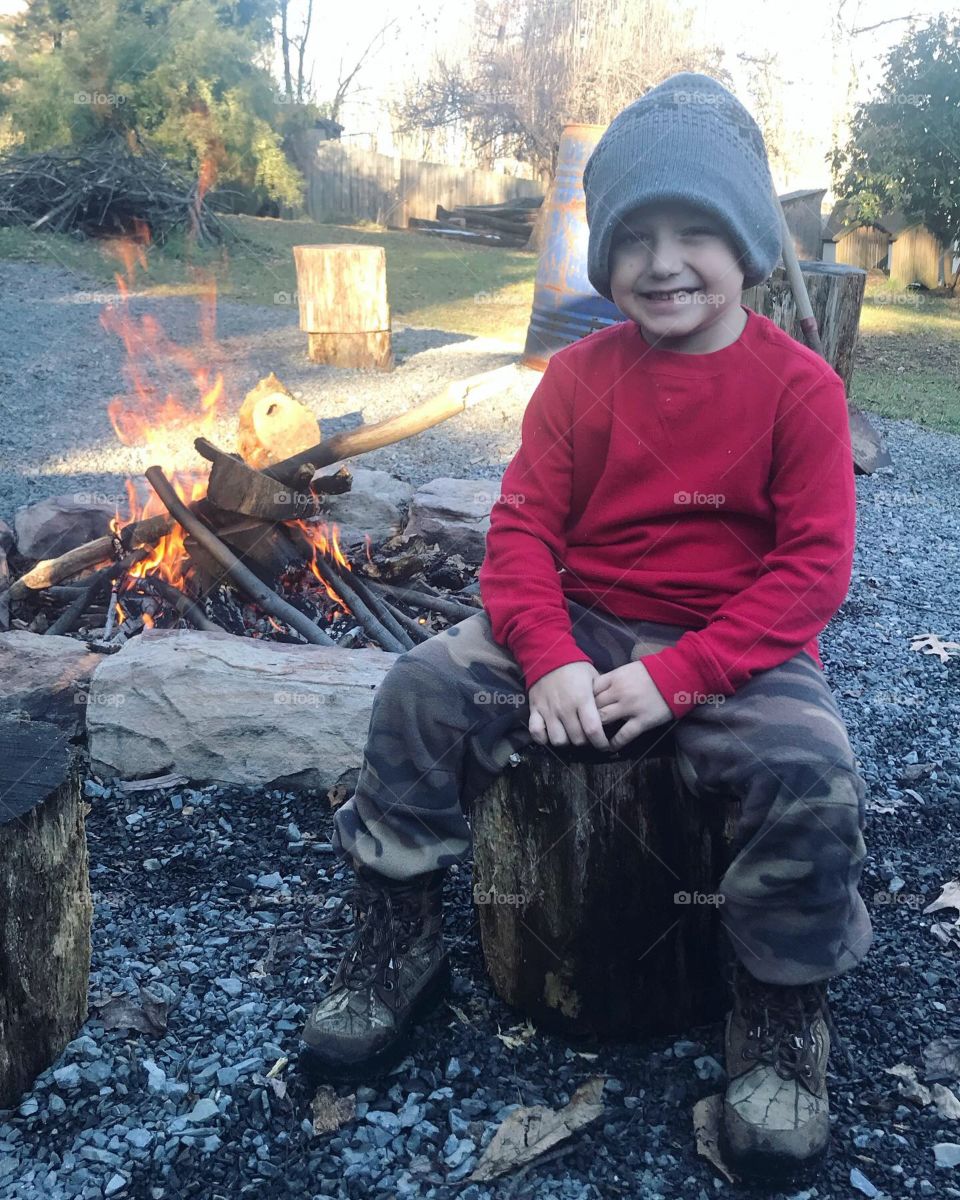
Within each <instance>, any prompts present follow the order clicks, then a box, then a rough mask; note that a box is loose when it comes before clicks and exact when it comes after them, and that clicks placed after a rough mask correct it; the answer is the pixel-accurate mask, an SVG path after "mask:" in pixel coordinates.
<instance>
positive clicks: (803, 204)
mask: <svg viewBox="0 0 960 1200" xmlns="http://www.w3.org/2000/svg"><path fill="white" fill-rule="evenodd" d="M826 192H827V189H826V188H804V189H802V190H801V191H798V192H787V193H786V194H785V195H782V196H781V197H780V204H781V205H782V207H783V215H784V217H785V218H786V221H787V228H788V229H789V230H790V232H791V234H792V235H793V246H794V249H795V250H796V252H797V258H800V259H804V260H805V261H807V262H819V261H820V260H821V259H822V258H823V238H822V232H821V231H822V229H823V218H822V216H821V215H820V214H821V210H822V208H823V197H824V196H825V195H826Z"/></svg>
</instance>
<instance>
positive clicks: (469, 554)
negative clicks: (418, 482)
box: [403, 477, 500, 566]
mask: <svg viewBox="0 0 960 1200" xmlns="http://www.w3.org/2000/svg"><path fill="white" fill-rule="evenodd" d="M499 495H500V483H499V481H498V482H494V481H492V480H490V479H451V478H448V477H441V478H439V479H431V481H430V482H429V483H426V484H424V485H423V487H422V488H418V489H417V491H416V492H415V493H414V495H413V497H412V499H411V501H410V512H409V516H408V519H407V523H406V525H405V526H404V530H403V536H404V539H408V538H414V537H422V538H423V539H424V541H426V542H436V543H437V545H438V546H439V547H440V549H441V550H442V551H443V552H444V553H445V554H447V555H448V556H449V555H454V554H459V555H460V556H461V557H462V558H463V560H464V562H466V563H468V564H470V565H472V566H479V565H480V563H482V562H483V556H484V553H485V551H486V540H487V530H488V529H489V528H490V510H491V508H492V507H493V505H494V504H495V503H496V500H497V497H498V496H499Z"/></svg>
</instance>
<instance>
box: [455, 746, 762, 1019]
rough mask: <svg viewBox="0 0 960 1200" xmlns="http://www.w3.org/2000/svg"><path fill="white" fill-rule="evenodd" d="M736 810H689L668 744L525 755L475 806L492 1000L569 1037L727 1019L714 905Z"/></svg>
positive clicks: (700, 805)
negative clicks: (685, 897)
mask: <svg viewBox="0 0 960 1200" xmlns="http://www.w3.org/2000/svg"><path fill="white" fill-rule="evenodd" d="M738 810H739V801H738V800H737V799H736V798H735V797H733V796H722V795H717V796H711V797H710V799H709V800H708V799H704V798H698V797H697V796H695V795H694V794H693V793H692V792H691V791H690V790H689V789H688V788H687V786H686V785H685V783H684V782H683V780H682V778H681V776H680V773H679V770H678V767H677V764H676V760H675V751H674V742H673V738H672V735H670V734H669V733H665V732H664V731H663V730H662V729H660V730H649V731H647V733H645V734H643V735H641V737H639V738H637V739H636V740H635V741H634V742H632V743H631V744H630V746H628V747H626V748H625V749H624V750H623V751H621V752H620V753H619V754H614V755H611V754H609V753H606V752H602V751H596V750H593V749H592V748H583V747H541V746H537V745H533V746H531V747H530V748H529V749H527V750H526V751H524V753H523V754H522V755H521V756H520V761H519V763H518V764H517V765H510V766H508V767H507V768H506V770H505V771H504V772H503V773H502V774H501V775H500V776H499V777H498V778H497V779H496V780H495V781H494V783H493V784H492V785H491V786H490V787H489V788H488V789H487V790H486V791H485V792H484V793H483V794H482V795H481V796H478V797H477V798H476V799H475V800H474V802H473V805H472V806H471V825H472V830H473V854H474V902H475V905H476V910H477V915H478V918H479V925H480V940H481V944H482V947H483V954H484V959H485V962H486V967H487V971H488V973H489V975H490V978H491V980H492V982H493V986H494V988H495V990H496V992H497V994H498V995H499V996H500V997H501V998H502V999H503V1000H505V1001H506V1002H507V1003H508V1004H511V1005H513V1006H514V1007H516V1008H517V1009H519V1010H520V1011H521V1012H522V1013H524V1014H526V1015H527V1016H529V1017H530V1018H531V1019H532V1020H533V1021H534V1023H535V1024H537V1025H540V1026H542V1027H543V1028H546V1029H549V1030H552V1031H554V1032H558V1033H562V1034H567V1035H596V1036H609V1037H622V1036H627V1037H630V1036H638V1035H641V1034H646V1033H650V1034H662V1033H679V1032H682V1031H685V1030H688V1029H690V1028H691V1027H692V1026H695V1025H699V1024H704V1023H707V1022H710V1021H714V1020H716V1019H718V1018H720V1017H721V1016H722V1015H723V1013H724V1011H725V1009H726V1008H727V1007H728V999H729V996H728V993H729V989H728V987H727V984H726V980H725V974H724V973H725V968H726V965H727V963H728V962H729V960H730V954H731V952H730V948H729V945H728V943H727V938H726V935H725V934H724V933H723V931H722V929H721V926H720V919H719V910H718V905H717V904H716V903H715V902H714V903H707V902H704V901H700V902H697V901H695V900H691V901H690V902H687V903H685V902H682V901H678V900H676V899H675V896H676V894H677V893H687V894H689V895H690V896H691V897H692V896H694V894H696V893H699V894H700V895H701V896H707V895H712V894H714V893H715V891H716V888H717V885H718V883H719V880H720V879H721V877H722V875H723V873H724V871H725V870H726V868H727V865H728V864H729V862H730V860H731V858H732V853H731V849H732V840H733V831H734V827H735V822H736V817H737V814H738Z"/></svg>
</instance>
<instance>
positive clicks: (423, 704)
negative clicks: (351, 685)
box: [333, 601, 872, 984]
mask: <svg viewBox="0 0 960 1200" xmlns="http://www.w3.org/2000/svg"><path fill="white" fill-rule="evenodd" d="M568 608H569V612H570V617H571V621H572V625H573V634H574V638H575V640H576V642H577V645H578V646H580V647H581V649H583V651H584V652H585V653H586V654H588V655H589V656H590V659H591V661H592V662H593V663H594V665H595V666H596V667H597V669H598V670H599V671H601V672H607V671H612V670H614V669H615V668H616V667H619V666H623V665H624V663H628V662H631V661H635V660H637V659H642V658H643V657H644V655H647V654H652V653H655V652H656V651H657V650H660V649H663V647H665V646H669V645H674V644H675V643H676V641H677V640H678V639H679V638H680V637H681V636H682V635H683V634H684V633H685V632H686V630H685V628H683V627H681V626H676V625H664V624H659V623H656V622H650V621H626V620H621V619H620V618H617V617H612V616H610V615H608V614H605V613H600V612H597V611H596V610H592V609H587V608H584V607H582V606H581V605H579V604H577V603H576V602H574V601H569V602H568ZM529 718H530V709H529V704H528V701H527V695H526V691H525V689H524V684H523V676H522V674H521V672H520V668H519V666H518V665H517V663H516V661H515V660H514V659H513V657H512V655H510V653H509V652H508V651H507V650H506V649H505V648H504V647H502V646H499V645H498V644H497V643H496V642H494V640H493V637H492V633H491V629H490V621H489V618H488V617H487V615H486V613H482V612H481V613H478V614H477V615H476V616H474V617H470V618H468V619H467V620H466V621H462V622H461V623H460V624H459V625H455V626H452V627H451V628H450V629H448V630H446V631H445V632H443V633H441V634H438V635H437V636H436V637H433V638H431V639H430V641H428V642H424V643H422V644H420V645H418V646H416V647H415V648H414V649H412V650H408V651H407V652H406V653H405V654H402V655H400V656H399V657H398V658H397V660H396V662H395V663H394V665H393V667H392V668H391V669H390V671H389V672H388V674H387V676H386V677H385V679H384V680H383V681H382V683H381V684H380V686H379V688H378V689H377V692H376V694H375V696H374V701H373V709H372V713H371V718H370V728H369V733H368V737H367V744H366V747H365V753H364V759H363V764H362V767H361V770H360V776H359V779H358V781H357V788H356V792H355V794H354V795H353V796H352V797H351V799H350V800H348V801H347V802H346V803H345V804H343V805H341V807H340V808H339V809H338V810H337V812H336V814H335V816H334V835H333V840H334V844H335V846H336V847H337V849H338V850H339V851H340V852H341V853H342V854H344V855H345V856H346V855H350V856H352V857H353V858H354V859H356V860H357V861H359V862H363V863H365V864H367V865H369V866H371V867H373V868H374V869H375V870H377V871H379V872H381V873H382V874H384V875H389V876H392V877H393V878H397V879H403V878H408V877H409V876H411V875H415V874H418V873H420V872H423V871H429V870H433V869H434V868H436V867H442V866H449V865H451V864H452V863H455V862H460V861H463V860H464V859H465V858H467V857H468V855H469V853H470V828H469V824H468V822H467V818H466V816H465V813H464V810H465V808H467V807H468V805H469V802H470V801H471V800H472V799H473V798H474V797H475V796H477V795H479V794H480V793H481V792H482V791H483V790H485V788H486V787H487V786H488V785H489V783H490V782H491V781H492V780H493V779H495V778H496V776H497V775H499V774H500V773H501V772H502V771H503V770H504V769H505V768H506V765H507V762H508V760H509V758H510V755H511V754H513V753H514V752H515V751H518V750H522V749H523V748H524V747H526V746H528V745H530V743H531V741H532V739H531V737H530V734H529V731H528V729H527V725H528V723H529ZM670 724H671V725H672V728H673V733H674V738H675V742H676V746H677V752H678V761H679V765H680V769H681V771H682V773H683V775H684V778H685V779H686V781H687V783H688V784H689V785H690V787H691V788H692V789H693V790H694V791H695V792H697V793H698V794H702V795H704V796H707V797H708V796H709V795H710V794H711V793H712V792H718V791H732V792H733V793H734V794H736V795H739V796H740V797H741V801H742V809H741V818H740V823H739V826H738V828H737V830H736V833H735V845H734V851H735V857H734V858H733V860H732V862H731V864H730V866H729V868H728V870H727V871H726V873H725V874H724V876H723V878H722V880H720V883H719V887H718V892H719V893H721V894H722V896H723V904H722V907H721V909H720V912H721V920H722V922H723V926H724V928H725V930H726V932H727V935H728V936H729V938H730V940H731V944H732V947H733V950H734V952H735V953H736V955H737V957H738V958H740V959H741V960H742V961H743V962H744V964H745V965H746V967H747V969H748V970H749V971H750V972H751V973H752V974H754V975H756V976H757V977H758V978H760V979H764V980H766V981H767V982H771V983H784V984H786V983H806V982H813V981H815V980H820V979H825V978H827V977H829V976H831V975H835V974H839V973H840V972H842V971H845V970H847V969H849V968H850V967H852V966H853V965H854V964H855V963H857V962H859V960H860V959H861V958H862V957H863V956H864V955H865V954H866V952H867V950H868V948H869V945H870V942H871V938H872V932H871V927H870V919H869V916H868V914H867V910H866V907H865V905H864V903H863V901H862V899H861V898H860V895H859V893H858V891H857V884H858V881H859V878H860V873H861V870H862V867H863V862H864V859H865V857H866V849H865V845H864V841H863V836H862V831H863V827H864V810H865V799H866V788H865V785H864V783H863V780H862V779H861V778H860V776H859V775H858V774H857V772H856V763H855V759H854V756H853V752H852V750H851V747H850V744H849V741H848V739H847V733H846V729H845V727H844V724H843V720H842V718H841V716H840V713H839V710H838V709H837V706H836V702H835V700H834V698H833V696H832V694H831V692H830V690H829V688H828V686H827V684H826V681H825V679H824V677H823V673H822V672H821V671H820V670H818V668H817V666H816V664H815V663H814V662H813V660H812V659H811V658H809V656H808V655H806V654H805V653H801V654H799V655H797V656H796V657H795V658H792V659H790V660H789V661H788V662H786V663H784V664H782V665H781V666H779V667H776V668H774V669H773V670H770V671H765V672H762V673H760V674H759V675H756V676H754V678H753V679H752V680H750V682H749V683H748V684H746V685H745V686H744V687H743V688H741V689H740V690H739V691H738V692H737V693H736V694H735V695H734V696H730V697H725V698H724V697H719V698H717V700H716V701H715V702H712V703H711V702H710V698H707V699H706V700H705V701H704V702H701V703H700V704H698V705H697V707H696V708H694V709H693V710H692V711H691V712H690V713H688V714H687V715H686V716H685V717H683V718H682V719H681V720H679V721H675V722H671V723H670ZM667 728H669V726H668V725H666V724H665V725H664V726H663V729H664V730H666V729H667Z"/></svg>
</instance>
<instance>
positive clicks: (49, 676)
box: [0, 629, 103, 733]
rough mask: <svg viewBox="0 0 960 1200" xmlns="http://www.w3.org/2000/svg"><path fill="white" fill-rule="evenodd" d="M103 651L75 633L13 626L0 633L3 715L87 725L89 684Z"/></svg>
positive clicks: (71, 728) (66, 726) (71, 725)
mask: <svg viewBox="0 0 960 1200" xmlns="http://www.w3.org/2000/svg"><path fill="white" fill-rule="evenodd" d="M102 663H103V656H102V655H100V654H94V653H93V652H92V651H91V650H88V649H87V647H86V645H85V644H84V643H83V642H79V641H77V639H76V638H69V637H58V636H56V635H54V636H53V637H49V636H44V635H42V634H39V633H28V632H27V631H26V630H25V629H14V630H12V631H10V632H9V633H0V716H6V717H11V716H19V717H20V718H21V719H29V720H31V721H50V722H52V723H53V724H54V725H59V726H60V728H61V729H66V730H69V731H70V732H71V733H73V732H75V731H76V730H80V729H82V728H83V717H84V712H85V710H86V707H87V701H88V700H89V697H88V696H87V693H86V685H87V682H88V681H89V680H90V678H91V676H92V675H93V673H94V671H95V670H96V668H97V667H99V666H101V665H102Z"/></svg>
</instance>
